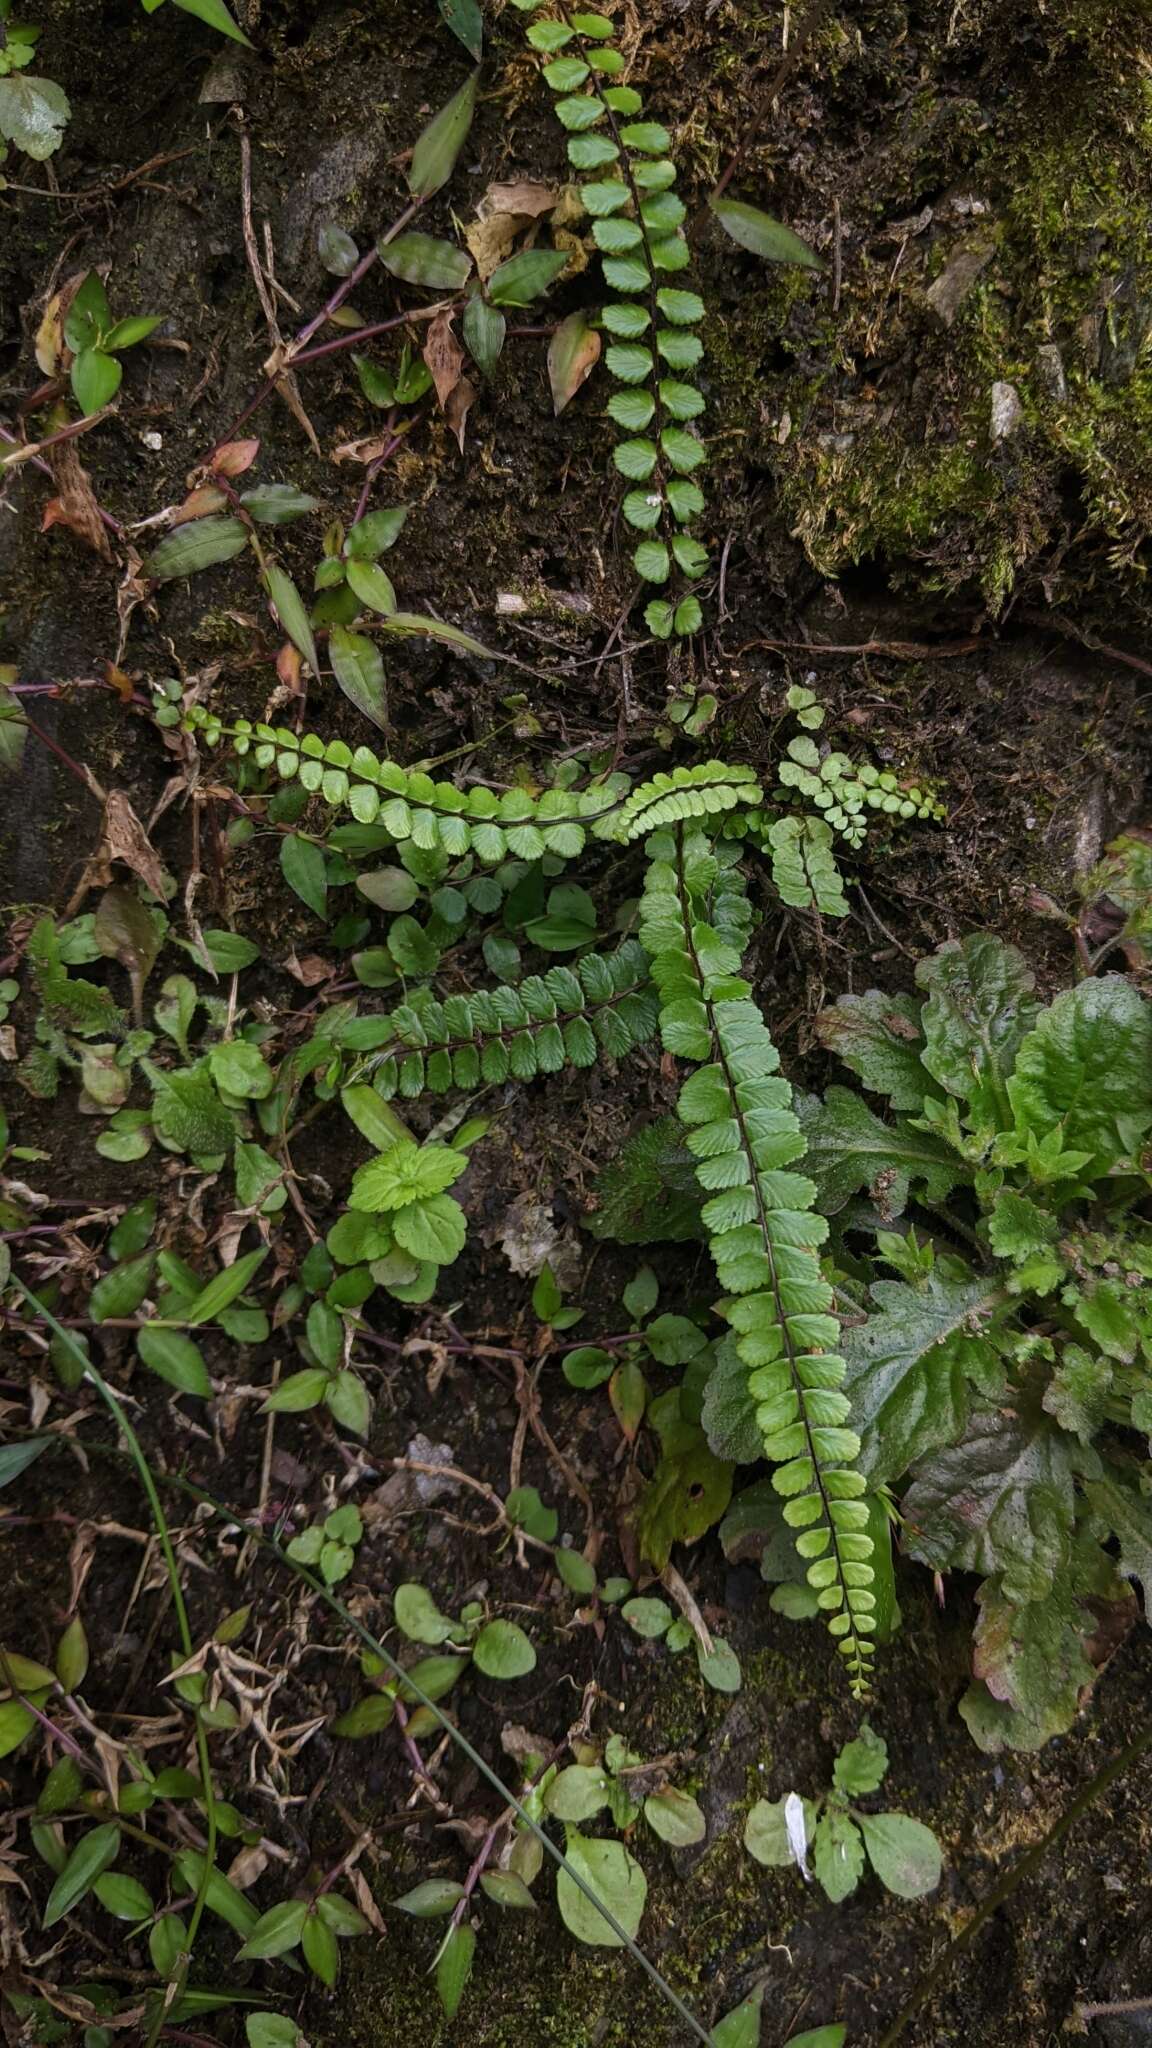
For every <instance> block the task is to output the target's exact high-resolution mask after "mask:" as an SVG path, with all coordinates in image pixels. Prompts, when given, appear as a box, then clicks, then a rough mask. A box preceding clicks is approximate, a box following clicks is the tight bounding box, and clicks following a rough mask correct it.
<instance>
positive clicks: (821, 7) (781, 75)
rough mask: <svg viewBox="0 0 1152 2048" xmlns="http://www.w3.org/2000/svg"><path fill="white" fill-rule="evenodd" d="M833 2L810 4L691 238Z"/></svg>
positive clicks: (736, 166)
mask: <svg viewBox="0 0 1152 2048" xmlns="http://www.w3.org/2000/svg"><path fill="white" fill-rule="evenodd" d="M833 4H834V0H813V4H812V6H811V7H810V8H809V10H808V12H807V14H806V15H805V17H804V20H803V21H802V22H801V24H800V29H799V33H798V34H797V36H796V40H795V42H793V43H792V44H791V45H790V47H789V48H788V49H787V50H786V51H785V52H784V55H783V57H782V58H781V60H780V62H779V64H778V65H777V66H776V69H775V71H774V73H773V75H772V78H771V80H770V81H769V84H768V87H767V90H766V91H765V92H763V93H761V95H760V98H759V99H758V100H757V102H756V105H755V107H754V108H753V111H752V118H751V120H750V121H749V123H748V126H747V127H746V128H745V130H744V133H743V135H742V137H741V139H740V142H739V144H738V146H737V149H736V153H735V155H734V156H732V157H730V158H729V161H728V164H727V167H726V169H725V170H724V171H723V172H722V174H721V176H720V177H719V178H718V179H717V181H716V183H715V185H713V187H712V190H711V192H710V193H709V194H708V197H707V199H706V200H705V202H704V205H703V206H702V207H701V208H700V211H699V213H698V214H697V216H696V218H695V220H694V221H693V223H692V226H691V228H690V229H689V233H688V239H689V241H692V240H693V239H694V237H695V236H696V235H697V234H698V233H699V231H700V229H701V227H702V226H703V225H704V222H705V221H706V220H707V219H708V215H709V210H710V207H711V204H712V201H713V200H714V199H719V197H720V195H721V193H722V192H725V191H726V190H727V188H728V186H729V185H730V184H731V182H732V180H733V178H734V177H735V175H736V173H737V171H738V170H739V168H740V166H741V164H742V163H743V161H744V159H745V157H746V156H747V154H748V151H749V150H750V149H751V147H752V144H753V143H754V142H755V140H756V137H757V135H758V133H759V131H760V126H761V123H762V122H763V120H764V116H765V115H766V114H767V112H768V110H769V108H770V107H771V105H772V102H773V100H774V99H776V98H777V96H778V94H779V93H780V92H781V90H782V88H783V87H784V85H785V83H786V82H787V80H788V79H789V78H790V77H791V75H792V73H793V71H794V70H795V69H796V66H797V64H798V63H799V62H800V59H801V57H802V56H803V54H804V51H805V50H806V48H807V46H808V44H809V43H810V42H811V40H812V37H813V36H814V35H815V33H816V30H817V29H818V28H819V27H820V26H821V24H822V22H823V21H824V20H825V18H826V16H827V15H829V14H830V13H831V12H832V7H833Z"/></svg>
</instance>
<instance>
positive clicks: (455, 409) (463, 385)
mask: <svg viewBox="0 0 1152 2048" xmlns="http://www.w3.org/2000/svg"><path fill="white" fill-rule="evenodd" d="M476 395H477V393H476V386H475V384H473V383H472V381H471V379H470V378H468V377H461V379H460V382H459V383H458V384H457V385H456V387H455V389H454V390H453V392H452V394H451V396H450V397H449V400H448V403H447V405H446V406H445V407H444V417H445V419H446V420H447V422H448V425H449V426H450V427H451V429H452V432H453V433H454V434H455V436H456V445H457V447H458V448H459V450H460V453H461V455H463V453H464V430H465V428H466V426H467V424H468V414H469V413H470V412H471V410H472V407H473V405H474V404H475V402H476Z"/></svg>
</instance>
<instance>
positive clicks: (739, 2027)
mask: <svg viewBox="0 0 1152 2048" xmlns="http://www.w3.org/2000/svg"><path fill="white" fill-rule="evenodd" d="M763 2005H764V1986H763V1985H762V1984H758V1985H757V1986H756V1989H755V1991H753V1992H752V1994H751V1996H750V1997H748V1998H746V1999H745V2000H744V2002H743V2004H741V2005H734V2006H733V2008H732V2010H731V2012H726V2013H725V2014H724V2017H723V2019H720V2020H717V2022H716V2025H715V2026H714V2027H713V2029H712V2048H760V2020H761V2015H762V2011H763Z"/></svg>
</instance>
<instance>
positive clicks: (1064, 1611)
mask: <svg viewBox="0 0 1152 2048" xmlns="http://www.w3.org/2000/svg"><path fill="white" fill-rule="evenodd" d="M976 1598H977V1602H978V1604H979V1608H980V1614H979V1619H978V1620H977V1623H976V1629H975V1635H974V1639H973V1656H972V1669H973V1671H974V1673H975V1677H976V1683H975V1684H974V1685H973V1686H971V1687H970V1688H969V1690H968V1692H967V1693H966V1694H965V1696H964V1698H963V1699H962V1700H961V1702H960V1712H961V1714H962V1716H963V1718H964V1720H965V1721H966V1722H967V1724H968V1729H969V1732H970V1734H971V1735H972V1737H973V1738H974V1740H975V1741H976V1742H977V1743H978V1745H979V1747H980V1748H981V1749H982V1750H984V1751H985V1752H986V1753H987V1754H989V1755H996V1754H998V1753H999V1752H1001V1751H1002V1750H1005V1749H1019V1750H1036V1749H1040V1748H1041V1747H1042V1746H1043V1745H1044V1743H1046V1742H1048V1741H1050V1740H1051V1738H1052V1737H1053V1736H1054V1735H1062V1734H1065V1733H1066V1732H1067V1730H1068V1729H1069V1728H1071V1726H1072V1724H1073V1722H1074V1721H1075V1719H1076V1716H1077V1714H1078V1712H1079V1709H1080V1701H1081V1698H1082V1696H1083V1693H1084V1689H1085V1687H1087V1686H1090V1685H1091V1684H1092V1681H1093V1678H1094V1676H1095V1673H1094V1669H1093V1666H1092V1663H1091V1662H1090V1659H1089V1655H1088V1652H1089V1647H1090V1643H1091V1639H1092V1636H1093V1635H1094V1633H1095V1631H1096V1627H1097V1622H1096V1619H1095V1617H1094V1616H1093V1614H1092V1612H1091V1610H1090V1609H1089V1608H1087V1607H1084V1606H1082V1605H1081V1603H1080V1600H1079V1599H1078V1598H1077V1596H1076V1594H1075V1592H1074V1590H1073V1587H1072V1584H1071V1575H1070V1574H1069V1575H1068V1576H1066V1577H1065V1578H1064V1579H1063V1580H1062V1581H1061V1582H1060V1583H1059V1584H1058V1585H1057V1586H1055V1587H1054V1588H1053V1590H1052V1592H1051V1593H1050V1594H1049V1595H1048V1596H1047V1598H1046V1599H1043V1600H1029V1601H1025V1602H1024V1603H1023V1604H1017V1603H1016V1602H1015V1601H1012V1600H1009V1599H1007V1598H1006V1597H1005V1594H1004V1590H1003V1587H1002V1585H1001V1582H1000V1580H999V1579H998V1578H992V1579H988V1580H986V1581H985V1583H984V1585H983V1586H981V1588H980V1590H979V1592H978V1593H977V1595H976Z"/></svg>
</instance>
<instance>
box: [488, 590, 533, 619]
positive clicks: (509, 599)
mask: <svg viewBox="0 0 1152 2048" xmlns="http://www.w3.org/2000/svg"><path fill="white" fill-rule="evenodd" d="M527 609H528V599H527V598H526V597H521V595H520V593H519V591H518V590H500V591H498V592H497V594H496V610H497V611H498V612H499V614H500V616H501V617H502V618H505V619H509V618H514V617H516V615H517V614H518V613H520V612H526V611H527Z"/></svg>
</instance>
